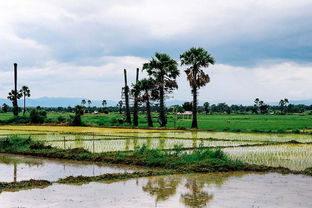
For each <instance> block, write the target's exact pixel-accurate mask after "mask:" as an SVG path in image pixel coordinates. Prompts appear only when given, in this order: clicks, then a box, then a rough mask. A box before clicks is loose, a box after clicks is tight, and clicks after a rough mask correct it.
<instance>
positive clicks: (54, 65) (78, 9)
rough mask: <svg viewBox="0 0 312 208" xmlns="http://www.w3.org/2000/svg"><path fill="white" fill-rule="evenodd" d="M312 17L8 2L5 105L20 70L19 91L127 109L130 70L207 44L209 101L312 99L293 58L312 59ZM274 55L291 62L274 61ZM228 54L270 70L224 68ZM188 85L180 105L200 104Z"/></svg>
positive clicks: (131, 4)
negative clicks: (159, 55)
mask: <svg viewBox="0 0 312 208" xmlns="http://www.w3.org/2000/svg"><path fill="white" fill-rule="evenodd" d="M311 8H312V2H311V1H310V0H298V1H284V0H253V1H250V0H238V1H232V0H220V1H208V0H193V1H189V0H166V1H162V0H125V1H114V0H105V1H100V0H90V1H85V0H75V1H61V0H50V1H42V0H27V1H23V0H10V1H0V45H1V47H0V54H1V56H0V72H1V76H0V82H1V84H0V96H1V97H6V92H7V91H9V90H10V89H11V86H12V82H11V80H12V74H11V70H10V69H11V68H12V64H13V63H14V62H18V64H19V84H20V85H22V84H26V85H29V86H30V87H31V89H32V91H33V93H32V95H33V96H34V97H40V96H66V97H81V96H84V97H90V98H95V99H97V98H99V99H100V98H102V96H103V95H105V96H106V95H107V97H110V98H111V99H115V100H118V99H119V97H120V87H121V85H122V80H123V75H122V69H123V68H128V69H129V70H131V75H130V77H129V80H133V79H134V71H135V68H136V67H140V66H141V65H142V63H143V62H145V61H146V59H145V58H143V57H151V56H152V55H153V52H154V51H156V50H160V51H161V52H167V51H166V50H169V52H170V53H174V54H171V55H173V56H175V57H177V54H179V53H181V50H184V49H186V48H189V47H191V46H193V45H199V46H203V47H205V48H207V49H209V50H210V48H212V50H213V54H218V55H219V56H216V60H217V63H218V64H217V65H215V66H213V67H211V70H210V69H209V70H208V71H209V72H210V73H211V79H212V82H211V83H210V84H208V85H207V86H206V87H205V88H203V89H201V91H200V99H201V100H211V101H220V102H221V101H227V102H237V103H239V102H248V101H250V100H252V99H253V98H254V97H261V98H262V99H264V100H268V101H273V100H277V99H279V98H280V97H288V98H290V99H306V98H311V95H310V92H309V89H311V83H312V82H311V78H310V77H312V76H311V70H312V69H311V65H310V64H307V65H304V64H301V63H299V61H298V62H296V61H297V59H296V57H294V58H293V57H292V56H293V54H292V52H293V47H294V48H296V47H297V48H298V51H296V53H297V54H298V55H297V58H298V57H299V58H300V57H308V58H309V57H311V52H310V51H311V50H309V49H311V47H312V42H311V38H310V36H311V32H310V25H311V24H312V21H311V20H312V16H311V14H310V13H311ZM310 23H311V24H310ZM301 47H302V48H301ZM249 48H253V50H254V51H253V52H254V53H250V51H248V49H249ZM286 49H287V50H286ZM151 51H152V52H151ZM215 51H216V52H215ZM147 52H148V53H147ZM210 52H211V51H210ZM217 52H218V53H217ZM257 53H259V54H260V55H259V54H257ZM267 54H269V55H267ZM271 54H272V56H273V55H275V56H276V57H269V58H280V59H281V60H282V61H280V62H279V63H276V62H268V63H267V62H265V59H267V58H268V57H265V56H271ZM226 55H228V56H229V57H231V58H235V59H237V60H242V61H246V60H248V59H259V57H260V59H261V61H262V62H259V64H258V65H257V66H253V67H247V66H244V67H243V66H242V67H238V66H231V65H230V64H229V63H224V62H222V61H219V60H220V59H222V58H220V56H221V57H222V56H226ZM257 55H259V56H258V57H257ZM288 60H289V61H288ZM306 60H308V59H306ZM179 83H180V89H179V91H177V92H176V93H175V98H176V99H185V100H190V99H191V97H190V89H189V87H188V83H187V82H186V81H185V76H184V74H183V72H182V74H181V78H179Z"/></svg>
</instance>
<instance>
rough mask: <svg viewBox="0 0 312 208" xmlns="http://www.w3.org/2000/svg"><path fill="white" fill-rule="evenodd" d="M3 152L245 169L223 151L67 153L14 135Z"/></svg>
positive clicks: (0, 142) (0, 146)
mask: <svg viewBox="0 0 312 208" xmlns="http://www.w3.org/2000/svg"><path fill="white" fill-rule="evenodd" d="M0 152H6V153H18V154H29V155H35V156H43V157H52V158H61V159H72V160H87V161H96V162H109V163H116V164H131V165H141V166H146V167H158V168H166V169H175V170H180V171H194V172H198V171H199V172H215V171H217V170H227V171H233V170H238V169H243V168H244V167H245V164H244V163H242V162H240V161H234V160H231V159H229V158H228V157H227V156H226V155H225V154H224V153H223V151H222V150H220V149H218V148H217V149H216V148H205V149H197V150H195V151H192V152H188V153H187V152H183V151H182V146H175V148H174V150H173V151H170V152H169V151H162V150H160V149H148V148H147V146H145V145H143V146H142V147H140V148H138V149H136V150H135V151H132V152H127V153H125V152H111V153H91V152H89V151H87V150H84V149H80V148H76V149H67V150H64V149H58V148H53V147H51V146H45V145H43V143H41V142H39V141H33V140H32V139H30V138H21V137H17V136H11V137H7V138H0Z"/></svg>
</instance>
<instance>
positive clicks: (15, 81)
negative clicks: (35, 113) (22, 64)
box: [13, 63, 18, 116]
mask: <svg viewBox="0 0 312 208" xmlns="http://www.w3.org/2000/svg"><path fill="white" fill-rule="evenodd" d="M14 90H15V94H14V99H13V114H14V116H18V105H17V63H14Z"/></svg>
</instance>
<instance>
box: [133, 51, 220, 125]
mask: <svg viewBox="0 0 312 208" xmlns="http://www.w3.org/2000/svg"><path fill="white" fill-rule="evenodd" d="M180 61H181V66H183V65H185V66H187V69H186V70H185V73H186V77H187V80H188V82H189V84H190V87H191V92H192V95H193V102H192V113H193V119H192V128H198V123H197V96H198V90H199V89H200V88H201V87H203V86H205V85H206V84H207V83H208V82H209V81H210V78H209V76H208V74H206V73H205V72H204V70H203V68H206V67H208V66H209V65H210V64H214V63H215V60H214V58H213V57H212V56H211V55H210V54H209V53H208V52H207V51H206V50H205V49H203V48H195V47H193V48H191V49H189V50H187V51H185V52H184V53H182V54H181V55H180ZM142 70H143V71H146V72H147V75H148V77H147V78H145V79H142V80H139V81H138V82H136V84H134V85H133V89H132V92H133V93H137V95H138V99H139V101H141V102H144V103H145V104H146V112H147V122H148V126H149V127H152V126H153V121H152V115H151V108H150V102H151V100H153V101H159V118H158V122H159V124H160V126H161V127H164V126H166V124H167V118H166V110H165V97H166V94H170V93H172V92H173V90H175V89H177V88H178V84H177V82H176V78H177V77H178V76H179V75H180V71H179V69H178V63H177V61H176V60H174V59H172V58H171V57H170V56H169V55H168V54H165V53H156V54H155V56H154V57H153V58H152V59H151V60H150V61H149V62H148V63H145V64H143V68H142ZM134 117H135V116H134Z"/></svg>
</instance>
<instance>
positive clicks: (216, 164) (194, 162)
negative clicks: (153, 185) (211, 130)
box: [0, 137, 312, 193]
mask: <svg viewBox="0 0 312 208" xmlns="http://www.w3.org/2000/svg"><path fill="white" fill-rule="evenodd" d="M0 152H1V153H11V154H21V155H31V156H38V157H47V158H58V159H67V160H68V159H69V160H78V161H92V162H98V163H113V164H126V165H139V166H144V167H150V168H162V169H161V170H159V169H155V170H153V169H152V170H151V171H142V172H133V173H111V174H102V175H98V176H76V177H73V176H70V177H67V178H63V179H59V180H57V181H46V180H27V181H20V182H1V183H0V193H1V192H2V191H17V190H21V189H31V188H45V187H47V186H49V185H51V184H53V183H63V184H83V183H89V182H99V181H108V180H124V179H131V178H138V177H148V176H159V175H171V174H186V173H212V172H233V171H248V172H250V171H253V172H276V173H280V174H303V175H307V176H312V167H310V168H306V169H305V170H303V171H294V170H290V169H288V168H283V167H268V166H261V165H250V164H247V163H244V162H241V161H234V160H231V159H229V158H228V157H227V156H226V155H225V154H224V153H223V151H222V150H221V149H219V148H205V149H198V150H194V151H193V152H191V153H185V152H183V148H182V147H181V146H177V147H175V149H173V150H172V151H170V152H168V151H162V150H158V149H147V147H146V146H142V147H140V148H139V149H136V150H135V151H133V152H114V153H113V152H110V153H91V152H89V151H87V150H84V149H79V148H76V149H68V150H64V149H58V148H53V147H51V146H45V145H43V143H41V142H38V141H33V140H31V139H30V138H28V139H25V138H19V137H7V138H1V139H0Z"/></svg>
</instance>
